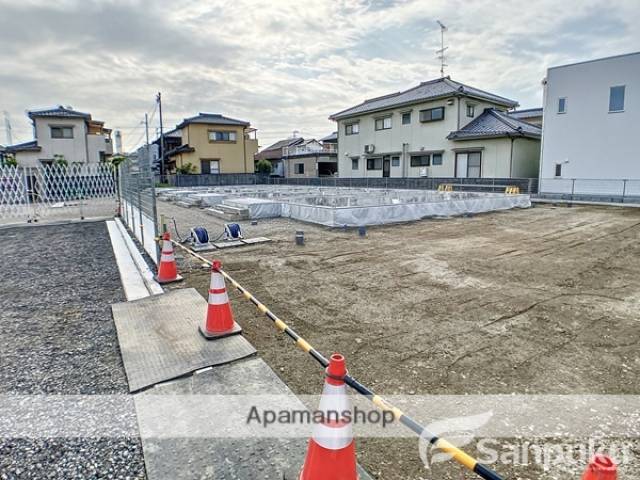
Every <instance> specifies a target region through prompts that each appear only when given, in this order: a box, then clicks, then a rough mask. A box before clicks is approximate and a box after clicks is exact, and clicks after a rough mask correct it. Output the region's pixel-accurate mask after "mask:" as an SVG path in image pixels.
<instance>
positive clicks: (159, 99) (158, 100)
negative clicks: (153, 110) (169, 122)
mask: <svg viewBox="0 0 640 480" xmlns="http://www.w3.org/2000/svg"><path fill="white" fill-rule="evenodd" d="M156 101H157V102H158V110H159V113H160V178H161V179H162V180H161V181H164V136H163V134H162V95H161V94H160V92H158V95H157V96H156Z"/></svg>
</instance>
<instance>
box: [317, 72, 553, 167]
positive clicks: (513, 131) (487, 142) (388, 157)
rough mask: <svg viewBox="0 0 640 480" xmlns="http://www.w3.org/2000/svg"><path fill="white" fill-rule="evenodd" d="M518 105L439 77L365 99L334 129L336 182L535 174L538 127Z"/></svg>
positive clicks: (339, 118) (341, 116) (344, 113)
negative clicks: (515, 113)
mask: <svg viewBox="0 0 640 480" xmlns="http://www.w3.org/2000/svg"><path fill="white" fill-rule="evenodd" d="M517 105H518V103H517V102H516V101H514V100H510V99H508V98H505V97H501V96H499V95H496V94H493V93H489V92H486V91H484V90H480V89H478V88H475V87H471V86H469V85H465V84H463V83H460V82H457V81H454V80H452V79H451V78H449V77H444V78H438V79H436V80H431V81H428V82H423V83H421V84H420V85H418V86H416V87H413V88H410V89H409V90H405V91H402V92H397V93H392V94H390V95H385V96H382V97H377V98H372V99H369V100H365V101H364V102H363V103H361V104H359V105H356V106H354V107H351V108H348V109H346V110H343V111H341V112H338V113H336V114H334V115H332V116H331V117H329V118H330V119H332V120H335V121H336V122H337V124H338V175H339V176H340V177H420V176H422V177H458V178H516V177H520V178H530V177H537V175H538V169H539V159H540V135H541V129H540V127H539V126H537V125H533V124H531V123H528V122H526V121H524V120H521V119H518V118H515V117H512V116H510V115H509V114H508V113H507V112H508V111H509V110H511V109H513V108H515V107H516V106H517Z"/></svg>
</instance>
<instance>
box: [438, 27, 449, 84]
mask: <svg viewBox="0 0 640 480" xmlns="http://www.w3.org/2000/svg"><path fill="white" fill-rule="evenodd" d="M436 22H438V25H440V50H436V53H437V54H438V60H440V77H442V78H444V67H448V65H447V64H446V63H444V62H445V55H444V52H445V51H446V50H447V48H449V47H445V46H444V32H446V31H447V27H445V26H444V24H443V23H442V22H441V21H440V20H436Z"/></svg>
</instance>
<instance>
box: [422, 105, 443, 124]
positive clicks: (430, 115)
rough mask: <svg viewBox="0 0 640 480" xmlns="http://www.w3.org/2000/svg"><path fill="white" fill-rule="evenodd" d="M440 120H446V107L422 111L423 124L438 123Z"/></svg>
mask: <svg viewBox="0 0 640 480" xmlns="http://www.w3.org/2000/svg"><path fill="white" fill-rule="evenodd" d="M438 120H444V107H438V108H429V109H428V110H420V121H421V122H436V121H438Z"/></svg>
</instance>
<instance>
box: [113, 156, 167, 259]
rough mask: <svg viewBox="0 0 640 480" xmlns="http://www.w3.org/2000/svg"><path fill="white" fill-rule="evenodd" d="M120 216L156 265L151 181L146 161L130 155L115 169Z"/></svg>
mask: <svg viewBox="0 0 640 480" xmlns="http://www.w3.org/2000/svg"><path fill="white" fill-rule="evenodd" d="M118 180H119V182H118V184H119V196H120V215H121V216H122V219H123V221H124V222H125V223H126V224H127V226H128V227H129V228H130V229H131V231H132V232H133V234H134V235H135V237H136V238H137V239H138V241H139V242H140V244H141V245H142V247H143V248H144V250H145V251H146V252H147V253H148V254H149V256H150V257H151V258H152V260H153V261H154V262H156V263H158V250H157V248H158V244H157V242H156V240H155V239H156V237H157V235H158V229H157V225H158V222H157V215H156V194H155V180H154V175H153V171H152V170H151V163H150V162H149V161H147V158H144V157H143V156H138V155H131V156H129V157H127V159H126V160H125V161H124V162H123V163H121V164H120V166H119V169H118Z"/></svg>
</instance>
